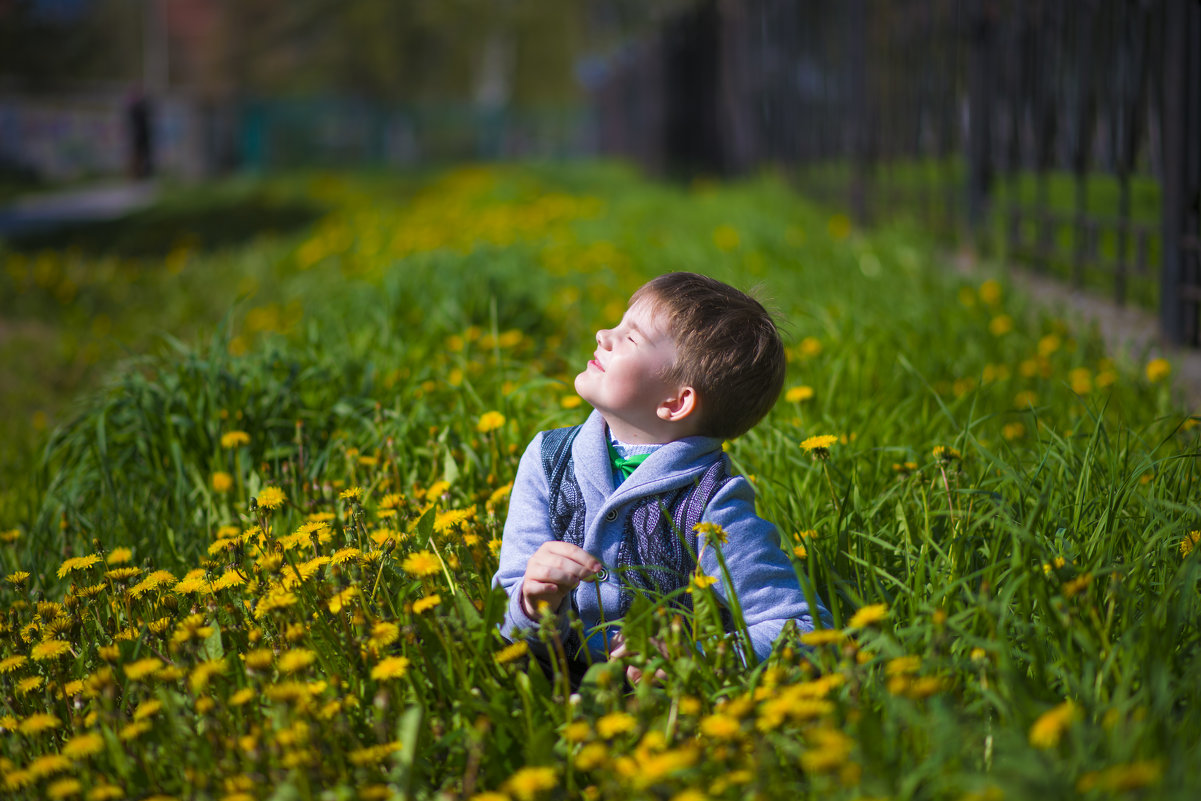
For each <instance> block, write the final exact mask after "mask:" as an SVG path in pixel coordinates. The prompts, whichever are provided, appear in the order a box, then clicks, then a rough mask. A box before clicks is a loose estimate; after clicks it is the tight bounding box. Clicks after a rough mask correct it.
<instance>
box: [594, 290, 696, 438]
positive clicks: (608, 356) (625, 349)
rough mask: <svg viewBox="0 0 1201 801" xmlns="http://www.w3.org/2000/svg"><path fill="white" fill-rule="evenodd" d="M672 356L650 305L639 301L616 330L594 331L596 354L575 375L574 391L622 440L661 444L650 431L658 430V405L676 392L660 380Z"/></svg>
mask: <svg viewBox="0 0 1201 801" xmlns="http://www.w3.org/2000/svg"><path fill="white" fill-rule="evenodd" d="M675 358H676V345H675V342H674V341H673V340H672V338H671V335H670V334H668V333H667V330H666V328H664V327H663V326H662V325H660V323H659V321H658V316H657V315H655V314H654V313H653V312H652V309H651V306H650V304H648V303H647V302H645V301H639V302H638V303H637V304H635V305H634V306H631V307H630V308H629V309H628V310H627V311H626V313H625V316H624V317H622V319H621V323H620V324H619V325H618V326H617V327H616V328H603V329H601V330H600V331H597V332H596V351H595V353H594V354H593V358H592V360H591V361H589V362H588V366H587V367H586V368H584V371H583V372H582V373H580V374H579V375H577V376H576V379H575V390H576V392H578V393H579V395H580V397H581V398H583V399H584V400H586V401H588V403H590V404H592V406H593V407H594V408H595V409H596V410H597V411H599V412H600V413H601V414H602V415H603V416H604V418H605V421H606V422H607V423H608V424H609V427H610V428H611V429H612V430H613V434H614V436H616V437H617V438H618V439H620V440H622V441H623V442H656V441H661V440H660V439H656V438H654V435H653V434H652V433H651V432H655V431H657V430H658V429H660V428H661V425H662V421H661V420H660V419H659V414H658V410H659V407H660V405H661V404H662V403H663V402H664V400H666V399H669V398H672V397H674V396H675V395H676V394H677V390H678V387H676V386H675V385H673V384H669V383H668V382H667V381H665V380H664V379H663V378H662V376H663V373H664V372H665V371H666V370H667V368H669V367H670V366H671V365H672V364H673V363H674V362H675ZM648 436H650V438H649V439H648V438H647V437H648Z"/></svg>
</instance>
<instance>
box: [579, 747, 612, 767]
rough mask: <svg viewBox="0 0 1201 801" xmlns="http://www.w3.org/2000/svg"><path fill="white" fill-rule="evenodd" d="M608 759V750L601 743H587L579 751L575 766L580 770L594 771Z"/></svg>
mask: <svg viewBox="0 0 1201 801" xmlns="http://www.w3.org/2000/svg"><path fill="white" fill-rule="evenodd" d="M608 759H609V749H608V747H607V746H605V745H604V744H602V743H589V744H588V745H586V746H584V747H583V748H581V749H580V753H579V755H577V756H576V758H575V766H576V767H577V768H579V769H580V770H596V769H597V768H599V767H600V766H601V765H604V764H605V762H606V761H608Z"/></svg>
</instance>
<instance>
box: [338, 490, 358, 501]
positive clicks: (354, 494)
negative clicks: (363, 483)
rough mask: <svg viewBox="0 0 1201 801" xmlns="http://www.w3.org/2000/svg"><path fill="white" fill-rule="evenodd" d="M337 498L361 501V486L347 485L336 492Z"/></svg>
mask: <svg viewBox="0 0 1201 801" xmlns="http://www.w3.org/2000/svg"><path fill="white" fill-rule="evenodd" d="M338 500H341V501H350V502H351V503H361V502H362V500H363V488H362V487H347V488H346V489H344V490H342V491H341V492H339V493H338Z"/></svg>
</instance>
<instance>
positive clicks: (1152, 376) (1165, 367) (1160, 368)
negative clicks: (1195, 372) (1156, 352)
mask: <svg viewBox="0 0 1201 801" xmlns="http://www.w3.org/2000/svg"><path fill="white" fill-rule="evenodd" d="M1146 372H1147V380H1148V381H1150V382H1151V383H1152V384H1158V383H1159V382H1160V381H1163V380H1164V379H1165V378H1167V377H1168V376H1170V375H1171V374H1172V364H1171V362H1169V361H1168V360H1167V359H1152V360H1151V361H1149V362H1147V371H1146Z"/></svg>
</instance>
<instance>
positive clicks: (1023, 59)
mask: <svg viewBox="0 0 1201 801" xmlns="http://www.w3.org/2000/svg"><path fill="white" fill-rule="evenodd" d="M595 97H596V104H597V108H598V121H599V125H600V127H599V133H598V136H599V147H600V149H601V150H602V151H603V152H610V153H621V154H623V155H628V156H632V157H634V158H637V159H639V160H640V161H642V162H643V163H644V164H646V165H647V166H648V167H650V168H652V169H656V170H659V171H662V172H666V173H672V172H675V171H695V170H698V169H699V170H704V171H711V172H720V173H725V174H737V173H740V172H744V171H747V170H749V169H752V168H754V167H755V166H756V165H760V164H764V163H773V164H781V165H785V166H786V167H788V169H789V171H790V172H791V173H792V174H793V175H795V176H796V177H797V180H798V182H799V183H800V184H801V186H802V188H803V189H805V190H806V191H809V192H812V193H815V194H818V195H822V196H825V197H826V199H836V200H841V201H843V202H846V203H847V204H848V205H849V206H850V208H851V209H852V211H853V213H854V215H855V216H856V217H857V218H858V219H860V220H862V221H870V220H872V219H874V218H881V217H883V216H887V215H894V214H897V213H907V214H914V215H918V216H919V217H920V218H921V219H922V220H923V222H924V223H925V224H927V225H929V226H931V227H933V228H935V229H936V230H942V231H946V232H948V233H958V232H963V231H968V232H970V234H971V235H972V236H973V237H974V239H975V241H976V242H977V243H978V244H981V245H983V246H988V245H990V244H995V245H999V246H1000V247H1002V248H1003V249H1004V255H1005V256H1006V258H1008V259H1010V260H1013V261H1016V262H1020V263H1023V264H1026V265H1028V266H1030V267H1032V268H1034V269H1037V270H1041V271H1045V272H1048V273H1051V274H1056V275H1059V276H1061V277H1062V278H1063V279H1064V280H1066V281H1070V282H1072V283H1073V284H1074V285H1076V286H1088V287H1094V288H1096V287H1100V286H1104V287H1105V291H1107V292H1110V293H1111V294H1112V297H1113V298H1114V300H1115V301H1116V302H1118V303H1125V302H1127V301H1134V302H1139V303H1142V304H1146V305H1157V306H1158V308H1159V313H1160V319H1161V322H1162V329H1163V333H1164V336H1165V337H1166V338H1167V339H1168V340H1170V341H1172V342H1177V343H1187V344H1191V345H1198V344H1201V341H1199V334H1201V325H1199V317H1198V310H1199V308H1201V263H1199V256H1201V253H1199V250H1198V232H1199V230H1201V226H1199V206H1201V202H1199V197H1201V164H1199V162H1201V120H1199V113H1201V0H1072V2H1062V1H1061V0H843V1H842V2H839V3H802V2H796V0H742V1H741V2H739V1H738V0H705V1H704V2H699V3H696V4H693V5H691V6H689V7H688V8H687V10H685V11H684V12H682V13H680V14H679V15H677V16H675V17H673V18H671V19H669V20H667V21H666V22H665V23H664V24H663V25H662V26H661V27H660V28H659V29H658V30H657V31H655V32H654V33H653V34H652V35H650V36H648V37H646V38H644V39H643V40H641V41H640V42H637V43H635V44H632V45H629V46H627V47H626V48H624V49H623V50H622V51H620V52H618V53H616V54H614V56H613V57H612V58H611V59H609V61H608V63H607V65H606V70H605V74H604V76H603V80H601V81H599V82H598V88H597V89H596V95H595Z"/></svg>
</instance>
